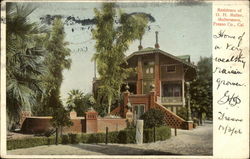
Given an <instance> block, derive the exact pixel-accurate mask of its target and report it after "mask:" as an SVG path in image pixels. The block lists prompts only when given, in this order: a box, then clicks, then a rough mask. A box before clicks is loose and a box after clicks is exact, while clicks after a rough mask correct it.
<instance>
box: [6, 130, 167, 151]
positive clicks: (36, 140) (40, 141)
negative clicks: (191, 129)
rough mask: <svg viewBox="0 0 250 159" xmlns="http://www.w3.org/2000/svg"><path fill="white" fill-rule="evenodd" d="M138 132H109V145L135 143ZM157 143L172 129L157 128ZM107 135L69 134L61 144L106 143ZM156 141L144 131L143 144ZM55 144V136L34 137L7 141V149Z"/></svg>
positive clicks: (63, 137)
mask: <svg viewBox="0 0 250 159" xmlns="http://www.w3.org/2000/svg"><path fill="white" fill-rule="evenodd" d="M135 134H136V130H135V129H125V130H121V131H115V132H109V133H108V143H122V144H128V143H135V142H136V139H135V137H136V135H135ZM155 135H156V141H159V140H166V139H168V138H170V136H171V129H170V128H169V127H167V126H162V127H156V134H155ZM105 140H106V134H105V133H95V134H67V135H62V136H61V137H59V141H58V143H59V144H77V143H105ZM153 141H154V131H153V129H144V131H143V142H144V143H149V142H153ZM53 144H55V136H52V137H49V138H47V137H32V138H23V139H11V140H7V149H8V150H12V149H18V148H28V147H34V146H41V145H53Z"/></svg>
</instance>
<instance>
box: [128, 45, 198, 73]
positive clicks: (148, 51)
mask: <svg viewBox="0 0 250 159" xmlns="http://www.w3.org/2000/svg"><path fill="white" fill-rule="evenodd" d="M154 53H161V54H162V55H165V56H168V57H170V58H172V59H174V60H176V61H179V62H181V63H183V64H185V65H187V66H189V67H192V68H194V69H196V68H197V67H196V66H195V65H194V64H192V63H190V62H187V61H186V59H187V58H190V56H189V55H185V56H174V55H171V54H169V53H167V52H165V51H162V50H160V49H157V48H152V47H147V48H145V49H142V50H139V51H135V52H133V53H132V54H130V55H129V56H127V57H126V60H128V59H130V58H132V57H133V56H137V55H148V54H154Z"/></svg>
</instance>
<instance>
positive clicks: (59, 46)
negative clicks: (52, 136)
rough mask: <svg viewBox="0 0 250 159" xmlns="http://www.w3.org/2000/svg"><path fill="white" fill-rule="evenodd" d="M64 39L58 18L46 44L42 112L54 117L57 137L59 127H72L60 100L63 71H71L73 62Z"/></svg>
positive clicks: (61, 24)
mask: <svg viewBox="0 0 250 159" xmlns="http://www.w3.org/2000/svg"><path fill="white" fill-rule="evenodd" d="M64 39H65V32H64V26H63V23H62V21H61V19H60V18H56V19H55V20H54V22H53V26H52V31H51V33H50V34H49V37H48V42H47V44H46V50H47V55H46V56H45V59H44V60H45V64H46V65H47V67H48V73H47V74H46V76H45V77H44V82H45V88H46V92H45V93H46V96H43V97H42V98H41V99H42V106H44V107H43V109H42V110H43V111H45V112H44V113H48V111H47V112H46V110H49V111H50V112H49V113H50V114H49V115H52V117H53V119H52V125H53V126H54V127H55V128H56V136H57V137H58V128H59V127H63V126H69V125H70V120H69V118H68V112H67V111H66V110H65V108H64V106H63V104H62V102H61V100H60V87H61V84H62V81H63V75H62V71H63V70H64V69H69V68H70V64H71V60H70V59H69V58H68V57H69V56H70V50H69V49H68V48H67V47H66V46H67V45H68V43H67V42H65V40H64ZM64 116H65V118H64ZM56 141H58V140H56Z"/></svg>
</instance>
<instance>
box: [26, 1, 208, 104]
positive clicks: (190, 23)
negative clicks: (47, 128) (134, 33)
mask: <svg viewBox="0 0 250 159" xmlns="http://www.w3.org/2000/svg"><path fill="white" fill-rule="evenodd" d="M118 4H119V5H120V6H121V8H122V9H123V11H125V12H127V13H132V12H144V13H148V14H151V15H152V16H153V17H154V18H155V20H156V21H155V22H154V23H150V24H149V25H150V31H147V32H146V34H145V35H144V36H143V39H142V45H143V47H144V48H146V47H154V44H155V31H158V32H159V44H160V49H161V50H163V51H165V52H168V53H170V54H172V55H175V56H179V55H190V56H191V61H194V62H195V63H197V61H198V60H199V58H200V56H202V57H210V56H211V54H212V39H211V37H212V25H211V21H212V5H211V4H210V3H209V4H199V5H192V6H187V5H178V4H176V3H175V4H173V3H172V4H168V3H122V4H121V3H118ZM36 5H37V6H38V8H37V9H36V10H35V11H34V12H33V13H32V14H31V15H30V19H31V21H36V22H40V20H39V19H40V17H42V16H45V15H46V14H50V15H63V16H74V17H79V18H80V19H87V18H89V19H92V18H93V17H94V12H93V8H99V7H100V6H101V3H99V2H95V3H93V2H92V3H91V2H82V3H79V2H75V3H72V2H68V3H67V2H64V3H63V2H60V3H55V2H54V3H48V2H47V3H36ZM82 27H83V26H81V25H79V24H75V25H69V26H67V25H65V32H66V39H65V40H66V41H68V42H69V43H70V45H69V46H68V47H69V48H70V49H71V50H72V53H71V59H72V65H71V69H70V70H65V71H64V72H63V76H64V80H63V83H62V87H61V97H62V100H63V101H65V100H66V98H67V96H68V95H67V93H68V92H69V91H70V90H72V89H80V90H82V91H83V92H84V93H89V92H91V91H92V79H93V76H94V64H93V62H91V58H92V56H93V54H94V53H95V48H94V44H95V41H94V40H92V39H91V32H90V29H89V30H88V29H87V28H88V26H84V28H82ZM72 29H74V32H72ZM138 44H139V42H138V41H134V42H133V43H132V44H131V46H130V49H129V50H128V51H127V52H126V55H129V54H131V53H132V52H134V51H137V50H138ZM86 46H87V47H88V49H87V50H86ZM78 49H79V50H80V52H79V51H78Z"/></svg>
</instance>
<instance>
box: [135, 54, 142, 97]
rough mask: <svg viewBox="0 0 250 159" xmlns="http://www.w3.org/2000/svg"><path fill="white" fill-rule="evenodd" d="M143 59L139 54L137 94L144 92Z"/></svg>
mask: <svg viewBox="0 0 250 159" xmlns="http://www.w3.org/2000/svg"><path fill="white" fill-rule="evenodd" d="M142 83H143V79H142V59H141V56H138V64H137V82H136V94H142Z"/></svg>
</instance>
